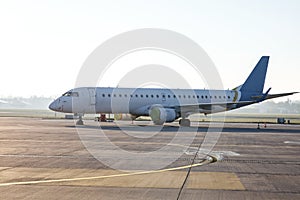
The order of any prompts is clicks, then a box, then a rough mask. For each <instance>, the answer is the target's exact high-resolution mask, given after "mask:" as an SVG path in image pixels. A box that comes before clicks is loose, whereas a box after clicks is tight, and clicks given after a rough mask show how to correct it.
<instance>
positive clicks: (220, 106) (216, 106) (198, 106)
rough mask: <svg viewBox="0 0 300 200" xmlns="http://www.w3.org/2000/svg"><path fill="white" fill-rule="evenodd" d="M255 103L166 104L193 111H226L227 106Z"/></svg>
mask: <svg viewBox="0 0 300 200" xmlns="http://www.w3.org/2000/svg"><path fill="white" fill-rule="evenodd" d="M252 103H255V101H238V102H212V103H199V104H181V105H170V106H165V107H166V108H173V109H176V110H184V111H185V112H189V111H190V112H193V111H195V110H203V111H208V112H210V111H216V112H218V111H217V110H218V109H221V110H223V111H224V109H225V110H226V109H227V108H231V107H234V106H236V105H248V104H252Z"/></svg>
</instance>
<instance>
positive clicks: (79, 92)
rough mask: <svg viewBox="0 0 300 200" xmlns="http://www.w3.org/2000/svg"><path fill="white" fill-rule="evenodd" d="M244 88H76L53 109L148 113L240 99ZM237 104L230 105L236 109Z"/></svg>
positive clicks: (57, 100) (203, 110)
mask: <svg viewBox="0 0 300 200" xmlns="http://www.w3.org/2000/svg"><path fill="white" fill-rule="evenodd" d="M240 96H241V94H240V92H239V91H235V90H192V89H157V88H138V89H134V88H109V87H96V88H94V87H82V88H75V89H73V90H70V91H69V92H67V93H65V94H64V95H62V96H61V97H59V98H58V99H56V100H55V101H54V102H53V103H52V104H51V105H50V109H52V110H56V111H59V112H66V113H130V114H132V115H136V116H148V115H149V109H150V107H152V106H153V105H157V106H162V107H165V108H168V107H176V106H179V105H194V104H206V103H207V104H209V103H212V102H214V103H218V102H236V101H238V100H239V99H240ZM233 108H234V107H232V108H230V109H233ZM226 110H228V107H224V106H222V107H220V108H218V107H214V110H212V109H211V107H207V109H206V108H203V107H202V108H199V109H197V110H195V109H192V110H190V111H189V110H186V111H185V112H186V113H187V114H192V113H213V112H222V111H226Z"/></svg>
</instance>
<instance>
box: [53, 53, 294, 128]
mask: <svg viewBox="0 0 300 200" xmlns="http://www.w3.org/2000/svg"><path fill="white" fill-rule="evenodd" d="M268 63H269V56H262V57H261V59H260V60H259V62H258V63H257V64H256V66H255V68H254V69H253V71H252V72H251V73H250V75H249V76H248V78H247V79H246V81H245V82H244V83H243V84H242V85H240V86H238V87H236V88H234V89H232V90H229V89H228V90H207V89H165V88H118V87H117V88H111V87H79V88H74V89H71V90H69V91H67V92H66V93H64V94H63V95H62V96H61V97H59V98H57V99H56V100H54V101H53V102H52V103H51V104H50V105H49V109H51V110H53V111H57V112H63V113H74V114H76V115H78V116H79V120H78V121H77V123H76V124H77V125H83V121H82V116H83V115H84V114H96V113H113V114H120V113H124V114H131V116H132V119H135V118H137V117H139V116H150V118H151V120H152V121H153V123H154V124H155V125H163V124H164V123H165V122H173V121H175V120H177V119H179V118H180V120H179V125H180V126H190V124H191V123H190V120H189V119H188V117H189V116H190V115H191V114H195V113H204V114H205V115H207V114H212V113H217V112H224V111H228V110H233V109H237V108H240V107H244V106H247V105H251V104H254V103H259V102H262V101H265V100H268V99H273V98H277V97H283V96H288V95H293V94H295V93H297V92H289V93H281V94H269V92H270V90H271V88H269V89H268V90H267V91H266V92H263V88H264V84H265V77H266V72H267V68H268Z"/></svg>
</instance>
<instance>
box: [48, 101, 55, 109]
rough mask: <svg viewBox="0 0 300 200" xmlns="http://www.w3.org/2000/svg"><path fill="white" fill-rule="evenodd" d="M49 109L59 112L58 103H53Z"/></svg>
mask: <svg viewBox="0 0 300 200" xmlns="http://www.w3.org/2000/svg"><path fill="white" fill-rule="evenodd" d="M49 109H50V110H53V111H56V110H57V102H56V101H53V102H52V103H51V104H50V105H49Z"/></svg>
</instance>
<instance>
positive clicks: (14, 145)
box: [0, 117, 300, 199]
mask: <svg viewBox="0 0 300 200" xmlns="http://www.w3.org/2000/svg"><path fill="white" fill-rule="evenodd" d="M193 126H194V127H191V128H179V127H178V125H177V124H176V123H170V124H166V125H165V126H164V127H162V128H161V127H158V126H153V125H151V124H150V125H149V122H134V124H133V125H132V124H131V122H117V123H109V122H103V123H102V122H101V123H100V125H99V123H98V122H94V121H85V126H78V127H76V126H75V125H74V121H72V120H46V119H40V118H21V117H1V118H0V144H1V145H0V199H177V198H178V196H179V199H300V126H299V125H277V124H267V127H264V125H260V129H257V124H251V123H227V124H225V125H224V127H222V126H221V125H220V124H215V125H209V124H207V123H200V124H199V125H197V127H195V124H193ZM208 127H210V128H208ZM219 130H222V132H221V133H220V132H219ZM199 144H201V146H200V149H198V147H199ZM198 150H199V151H198ZM196 152H198V154H197V155H195V153H196ZM194 157H195V160H194V165H193V167H192V168H191V169H190V173H188V171H189V166H190V165H191V164H193V163H192V162H193V158H194ZM213 159H218V160H217V162H213V161H215V160H213ZM187 174H189V175H188V176H187ZM180 189H182V190H181V193H180ZM179 193H180V195H179Z"/></svg>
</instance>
